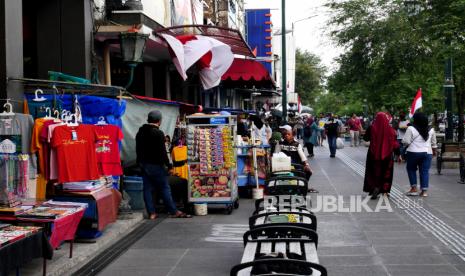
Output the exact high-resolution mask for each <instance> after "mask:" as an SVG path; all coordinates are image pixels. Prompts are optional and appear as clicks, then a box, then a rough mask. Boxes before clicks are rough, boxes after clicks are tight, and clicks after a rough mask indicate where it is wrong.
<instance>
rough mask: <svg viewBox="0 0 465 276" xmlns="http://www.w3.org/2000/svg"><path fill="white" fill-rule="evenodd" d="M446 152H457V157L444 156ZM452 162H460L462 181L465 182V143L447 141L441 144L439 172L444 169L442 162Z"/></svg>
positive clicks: (438, 159) (437, 160) (438, 162)
mask: <svg viewBox="0 0 465 276" xmlns="http://www.w3.org/2000/svg"><path fill="white" fill-rule="evenodd" d="M444 153H457V154H458V156H457V157H453V156H451V157H447V156H444ZM444 162H450V163H459V164H460V167H459V172H460V182H461V183H465V143H456V142H454V143H451V142H445V143H442V145H441V151H440V152H439V153H438V156H437V159H436V166H437V170H438V174H441V171H442V163H444Z"/></svg>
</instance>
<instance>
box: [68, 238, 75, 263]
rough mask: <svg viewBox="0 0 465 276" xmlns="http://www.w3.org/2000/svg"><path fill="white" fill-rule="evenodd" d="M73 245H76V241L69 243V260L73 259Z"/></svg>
mask: <svg viewBox="0 0 465 276" xmlns="http://www.w3.org/2000/svg"><path fill="white" fill-rule="evenodd" d="M73 244H74V239H72V240H70V241H69V258H70V259H71V258H72V257H73Z"/></svg>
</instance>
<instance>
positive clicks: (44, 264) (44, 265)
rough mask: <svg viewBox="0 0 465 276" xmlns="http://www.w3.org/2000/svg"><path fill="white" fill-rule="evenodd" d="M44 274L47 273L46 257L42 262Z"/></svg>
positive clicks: (44, 275)
mask: <svg viewBox="0 0 465 276" xmlns="http://www.w3.org/2000/svg"><path fill="white" fill-rule="evenodd" d="M42 275H43V276H46V275H47V258H45V257H44V262H43V263H42Z"/></svg>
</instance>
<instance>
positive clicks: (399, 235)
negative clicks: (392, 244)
mask: <svg viewBox="0 0 465 276" xmlns="http://www.w3.org/2000/svg"><path fill="white" fill-rule="evenodd" d="M365 235H366V236H367V238H368V239H393V238H395V239H402V240H403V239H410V238H417V237H425V236H423V235H422V233H421V232H417V231H365Z"/></svg>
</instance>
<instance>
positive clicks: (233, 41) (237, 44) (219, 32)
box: [154, 25, 254, 57]
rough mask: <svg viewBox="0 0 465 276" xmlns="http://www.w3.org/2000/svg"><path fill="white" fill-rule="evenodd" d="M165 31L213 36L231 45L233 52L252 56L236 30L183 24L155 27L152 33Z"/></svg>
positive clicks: (178, 34) (171, 33)
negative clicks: (161, 27)
mask: <svg viewBox="0 0 465 276" xmlns="http://www.w3.org/2000/svg"><path fill="white" fill-rule="evenodd" d="M160 33H165V34H169V35H172V36H180V35H203V36H208V37H211V38H215V39H217V40H219V41H221V42H223V43H224V44H226V45H229V46H230V47H231V50H232V52H233V53H234V54H237V55H244V56H249V57H254V55H253V53H252V50H251V49H250V47H249V45H248V44H247V42H245V40H244V38H243V37H242V35H241V33H240V32H239V31H238V30H234V29H229V28H223V27H217V26H209V25H183V26H174V27H169V28H164V29H157V30H155V31H154V34H160Z"/></svg>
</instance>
